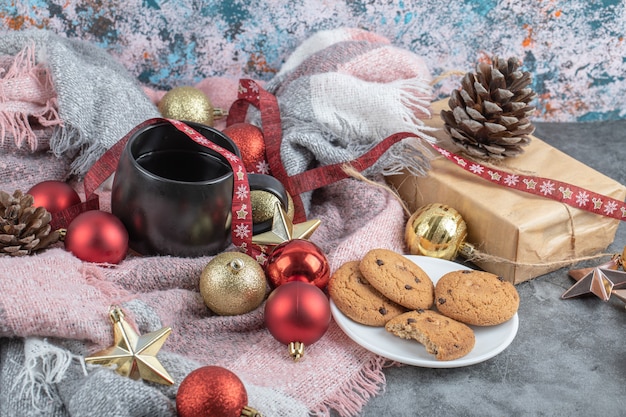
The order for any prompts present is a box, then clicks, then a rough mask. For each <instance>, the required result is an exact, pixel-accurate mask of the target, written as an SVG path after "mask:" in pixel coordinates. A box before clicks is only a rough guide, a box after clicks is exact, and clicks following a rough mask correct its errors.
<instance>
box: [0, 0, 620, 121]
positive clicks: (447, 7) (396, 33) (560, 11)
mask: <svg viewBox="0 0 626 417" xmlns="http://www.w3.org/2000/svg"><path fill="white" fill-rule="evenodd" d="M3 4H4V3H3ZM624 9H625V4H624V1H620V0H561V1H557V0H524V1H519V2H517V1H513V0H506V1H504V0H500V1H497V0H474V1H472V0H425V1H388V0H355V1H319V0H292V1H289V2H283V1H268V0H232V1H199V0H110V1H103V0H51V1H43V0H34V1H24V2H18V3H15V2H12V3H10V4H9V5H0V22H2V25H3V26H4V27H5V28H10V29H16V30H19V29H23V28H27V27H41V28H48V29H50V30H53V31H55V32H57V33H61V34H66V35H67V36H70V37H79V38H82V39H86V40H89V41H92V42H94V43H96V44H98V45H100V46H102V47H103V48H106V49H107V50H108V51H110V53H111V54H112V55H114V56H115V57H116V58H117V59H119V60H120V61H121V62H122V63H123V64H124V65H125V66H126V67H127V68H128V70H129V71H130V72H131V73H132V74H134V75H135V76H136V77H137V78H138V79H139V80H140V81H141V82H142V83H144V84H146V85H149V86H151V87H155V88H161V89H168V88H171V87H173V86H177V85H185V84H194V83H196V82H198V81H200V80H201V79H203V78H204V77H208V76H213V75H223V76H230V77H241V76H245V77H253V78H257V79H269V78H271V77H272V75H273V74H274V73H275V72H276V71H277V70H278V69H279V68H280V66H281V64H282V63H283V62H284V60H285V59H286V58H287V57H288V56H289V54H290V53H291V52H292V51H293V50H294V48H295V47H297V46H298V45H299V44H300V43H301V42H302V41H303V40H304V39H306V38H307V37H308V36H310V35H311V34H312V33H314V32H316V31H318V30H321V29H328V28H335V27H340V26H351V27H360V28H364V29H368V30H371V31H373V32H377V33H379V34H381V35H384V36H386V37H388V38H389V39H390V40H392V42H393V43H394V44H395V45H397V46H400V47H404V48H407V49H410V50H412V51H414V52H415V53H417V54H419V55H421V56H423V57H424V59H425V60H426V63H427V64H428V65H429V67H430V69H431V71H432V73H433V75H435V76H436V75H439V74H441V73H445V72H446V71H449V70H460V71H470V70H473V68H474V65H475V63H476V62H477V61H479V60H481V59H485V58H487V57H489V56H491V55H493V54H498V55H500V56H506V57H508V56H517V57H519V58H520V59H521V60H522V61H523V63H524V66H525V69H527V70H528V71H531V72H532V74H533V76H534V85H533V86H534V88H535V90H536V91H537V93H538V94H539V97H538V100H537V102H536V104H537V108H538V114H537V120H544V121H591V120H610V119H621V118H625V117H626V105H625V104H626V98H625V97H626V79H625V75H626V46H625V44H624V31H625V30H626V12H625V10H624ZM458 81H459V79H458V77H451V78H447V79H446V80H445V81H443V82H442V83H440V84H438V85H437V86H436V87H437V93H438V95H439V96H440V97H444V96H446V95H447V94H449V92H450V90H451V89H453V88H456V86H457V85H458Z"/></svg>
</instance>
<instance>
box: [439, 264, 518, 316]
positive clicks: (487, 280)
mask: <svg viewBox="0 0 626 417" xmlns="http://www.w3.org/2000/svg"><path fill="white" fill-rule="evenodd" d="M435 306H436V307H437V310H439V312H440V313H441V314H444V315H446V316H448V317H451V318H453V319H456V320H458V321H461V322H463V323H466V324H472V325H475V326H493V325H496V324H500V323H504V322H505V321H507V320H509V319H510V318H511V317H513V316H514V315H515V313H516V312H517V309H518V307H519V294H518V293H517V289H516V288H515V286H514V285H513V284H511V283H510V282H507V281H505V280H503V279H502V278H500V277H498V276H497V275H495V274H492V273H490V272H485V271H474V270H460V271H453V272H449V273H447V274H445V275H444V276H442V277H441V278H440V279H439V281H438V282H437V285H436V286H435Z"/></svg>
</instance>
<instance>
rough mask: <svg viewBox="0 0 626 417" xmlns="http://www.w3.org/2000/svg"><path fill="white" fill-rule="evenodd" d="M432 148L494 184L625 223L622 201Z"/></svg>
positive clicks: (625, 215)
mask: <svg viewBox="0 0 626 417" xmlns="http://www.w3.org/2000/svg"><path fill="white" fill-rule="evenodd" d="M432 147H433V148H435V150H437V152H439V153H440V154H441V155H443V156H444V157H445V158H446V159H448V160H450V161H452V162H454V163H455V164H456V165H457V166H459V167H461V168H463V169H464V170H466V171H468V172H471V173H472V174H474V175H477V176H479V177H481V178H484V179H485V180H487V181H489V182H492V183H494V184H498V185H501V186H504V187H507V188H513V189H515V190H519V191H523V192H526V193H529V194H534V195H538V196H541V197H545V198H550V199H552V200H556V201H559V202H561V203H563V204H567V205H568V206H571V207H575V208H578V209H582V210H586V211H589V212H591V213H596V214H600V215H602V216H606V217H612V218H614V219H618V220H626V204H625V203H624V202H622V201H619V200H616V199H614V198H611V197H608V196H605V195H602V194H598V193H596V192H593V191H590V190H587V189H584V188H582V187H578V186H576V185H573V184H568V183H566V182H562V181H558V180H555V179H551V178H544V177H537V176H534V175H520V174H513V173H510V172H506V171H501V170H499V169H495V168H492V167H486V166H484V165H481V164H479V163H477V162H475V161H472V160H471V159H467V158H464V157H462V156H459V155H457V154H454V153H452V152H450V151H448V150H446V149H443V148H440V147H439V146H437V145H432Z"/></svg>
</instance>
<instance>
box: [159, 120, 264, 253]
mask: <svg viewBox="0 0 626 417" xmlns="http://www.w3.org/2000/svg"><path fill="white" fill-rule="evenodd" d="M167 121H168V122H170V123H171V124H172V125H174V127H176V128H177V129H178V130H180V131H181V132H183V133H185V134H186V135H187V136H189V138H191V139H192V140H193V141H194V142H196V143H198V144H200V145H203V146H206V147H207V148H209V149H212V150H214V151H215V152H217V153H219V154H220V155H222V156H223V157H224V158H226V160H227V161H228V163H229V164H230V167H231V169H232V171H233V174H234V175H233V181H234V184H233V202H232V214H233V216H232V225H231V238H232V242H233V244H234V245H235V246H237V247H238V248H239V249H240V250H241V251H243V252H246V253H248V254H249V251H250V250H251V248H252V212H251V210H248V207H252V206H251V204H250V185H249V183H248V175H247V173H246V169H245V168H244V166H243V162H242V161H241V159H240V158H239V157H238V156H237V155H235V154H234V153H232V152H230V151H229V150H227V149H225V148H223V147H221V146H219V145H217V144H215V143H213V142H211V141H210V140H208V139H207V138H205V137H204V136H202V135H201V134H200V133H199V132H197V131H196V130H194V129H192V128H191V127H190V126H188V125H186V124H185V123H183V122H180V121H178V120H172V119H167Z"/></svg>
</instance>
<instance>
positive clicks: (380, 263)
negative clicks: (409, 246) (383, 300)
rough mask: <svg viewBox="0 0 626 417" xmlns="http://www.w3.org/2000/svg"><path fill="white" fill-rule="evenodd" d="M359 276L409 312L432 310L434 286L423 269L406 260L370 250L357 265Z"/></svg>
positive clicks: (387, 251) (394, 254)
mask: <svg viewBox="0 0 626 417" xmlns="http://www.w3.org/2000/svg"><path fill="white" fill-rule="evenodd" d="M359 269H360V270H361V273H362V274H363V276H364V277H365V279H367V281H368V282H369V283H370V284H371V285H372V286H373V287H374V288H376V289H377V290H378V291H380V293H381V294H382V295H384V296H385V297H387V298H389V299H390V300H391V301H393V302H395V303H397V304H400V305H401V306H403V307H406V308H407V309H409V310H417V309H429V308H431V307H432V306H433V301H434V285H433V282H432V280H431V279H430V277H429V276H428V275H427V274H426V272H424V270H423V269H422V268H420V267H419V266H417V265H416V264H415V263H414V262H412V261H410V260H409V259H408V258H406V257H405V256H403V255H401V254H399V253H397V252H394V251H391V250H388V249H372V250H370V251H369V252H367V253H366V254H365V256H364V257H363V259H362V260H361V263H360V264H359Z"/></svg>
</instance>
